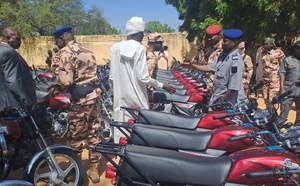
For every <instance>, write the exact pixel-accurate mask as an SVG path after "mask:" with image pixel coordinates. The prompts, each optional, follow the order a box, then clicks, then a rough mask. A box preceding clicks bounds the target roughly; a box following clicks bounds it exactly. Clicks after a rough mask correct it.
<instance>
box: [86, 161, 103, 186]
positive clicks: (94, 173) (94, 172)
mask: <svg viewBox="0 0 300 186" xmlns="http://www.w3.org/2000/svg"><path fill="white" fill-rule="evenodd" d="M98 168H99V163H91V164H90V169H89V170H88V171H87V172H86V174H87V176H88V177H89V178H90V179H91V181H92V183H94V184H95V183H99V182H100V175H99V170H98Z"/></svg>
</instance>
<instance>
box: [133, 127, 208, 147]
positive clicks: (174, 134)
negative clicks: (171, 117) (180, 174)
mask: <svg viewBox="0 0 300 186" xmlns="http://www.w3.org/2000/svg"><path fill="white" fill-rule="evenodd" d="M139 135H140V136H142V138H140V137H139ZM211 135H212V133H211V131H210V130H200V129H199V130H184V129H176V128H168V127H161V126H153V125H145V124H138V123H135V124H134V125H133V130H132V133H131V139H132V140H133V141H134V144H135V145H142V146H151V147H157V148H164V149H170V150H192V151H203V150H205V149H206V148H207V145H208V143H209V141H210V138H211ZM143 139H145V140H146V142H145V141H144V140H143Z"/></svg>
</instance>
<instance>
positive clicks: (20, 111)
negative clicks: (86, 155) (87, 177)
mask: <svg viewBox="0 0 300 186" xmlns="http://www.w3.org/2000/svg"><path fill="white" fill-rule="evenodd" d="M12 94H13V95H14V97H15V98H16V100H18V102H19V103H20V107H17V108H8V109H6V110H3V111H1V112H0V119H1V120H0V124H1V125H0V145H1V154H0V157H1V158H0V169H1V170H0V172H1V174H0V180H3V179H5V178H6V177H7V176H8V174H9V172H10V171H11V170H16V169H19V168H24V172H23V178H22V180H26V181H28V182H30V183H33V184H34V185H38V184H39V183H47V184H50V185H68V184H71V182H69V178H70V177H73V179H72V183H73V184H72V185H82V184H83V181H84V168H83V165H82V162H81V159H80V158H79V157H78V155H77V153H75V152H74V151H73V150H72V149H71V148H70V147H68V146H64V145H58V144H53V145H48V144H47V142H46V139H45V136H46V132H47V130H45V129H47V127H50V126H48V125H45V123H41V122H36V120H35V119H34V117H33V111H32V110H31V109H30V108H29V107H28V106H27V105H26V104H25V102H24V100H23V99H21V98H20V96H19V95H18V94H17V93H15V92H12Z"/></svg>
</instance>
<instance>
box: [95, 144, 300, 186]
mask: <svg viewBox="0 0 300 186" xmlns="http://www.w3.org/2000/svg"><path fill="white" fill-rule="evenodd" d="M290 143H291V141H290ZM281 144H284V143H281ZM292 144H293V145H296V144H297V145H299V141H298V140H294V141H293V142H292ZM93 150H94V151H96V152H99V153H101V154H102V155H103V157H105V158H106V159H107V160H108V161H109V162H110V163H111V164H112V166H108V167H107V169H106V177H107V178H112V179H113V183H114V185H118V186H127V185H151V186H153V185H231V184H235V185H289V184H293V185H299V184H298V183H300V178H299V174H300V160H299V158H298V157H297V156H296V155H295V154H293V153H291V152H289V151H286V150H285V149H284V148H282V147H278V146H269V147H255V148H248V149H245V150H241V151H236V152H234V153H232V154H230V155H228V156H221V157H202V156H194V155H190V154H186V153H181V152H177V151H171V150H166V149H159V148H153V147H144V146H138V145H120V144H105V143H99V144H97V145H96V146H95V147H94V148H93ZM112 155H114V156H119V157H120V158H121V160H120V162H119V164H117V163H115V162H114V161H113V160H112V158H111V157H112Z"/></svg>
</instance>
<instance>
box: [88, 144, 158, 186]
mask: <svg viewBox="0 0 300 186" xmlns="http://www.w3.org/2000/svg"><path fill="white" fill-rule="evenodd" d="M92 150H93V151H94V152H99V153H101V154H102V156H103V157H104V158H105V159H107V160H108V161H109V162H110V163H111V164H112V165H113V166H114V167H115V168H116V169H117V174H118V176H120V177H121V178H123V179H126V180H127V181H128V182H129V185H144V186H156V184H155V183H154V182H153V181H152V180H151V179H150V178H148V177H147V176H146V175H145V174H144V173H143V172H142V171H141V170H140V168H138V166H137V165H136V164H135V163H134V162H133V161H132V160H131V159H130V158H129V157H127V156H125V154H124V150H125V145H121V144H115V143H102V142H100V143H98V144H96V145H95V146H94V147H93V149H92ZM109 155H116V156H119V157H120V158H121V159H122V161H125V162H126V163H128V164H129V165H130V166H131V167H132V168H133V169H134V170H135V171H136V172H137V173H138V174H139V175H140V176H141V177H142V178H143V179H144V180H146V181H147V182H139V181H134V180H132V179H131V178H130V177H129V176H128V175H127V174H126V172H125V171H123V170H122V168H121V167H120V166H119V165H118V164H117V163H116V162H114V161H113V159H112V157H110V156H109Z"/></svg>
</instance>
